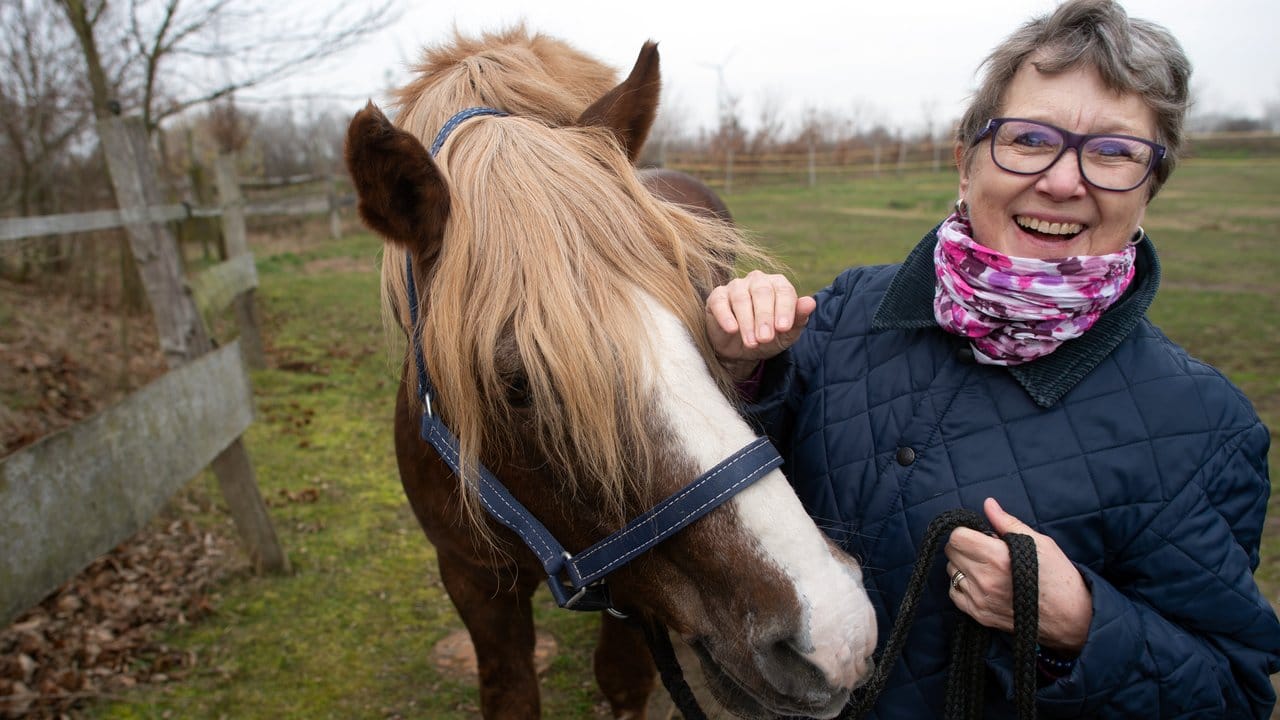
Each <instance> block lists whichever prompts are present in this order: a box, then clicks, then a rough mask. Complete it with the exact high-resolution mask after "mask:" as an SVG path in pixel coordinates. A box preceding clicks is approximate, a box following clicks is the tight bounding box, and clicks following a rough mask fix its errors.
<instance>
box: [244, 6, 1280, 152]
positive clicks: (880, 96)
mask: <svg viewBox="0 0 1280 720" xmlns="http://www.w3.org/2000/svg"><path fill="white" fill-rule="evenodd" d="M403 2H404V3H405V8H406V9H405V11H404V13H403V15H402V16H401V18H400V19H399V20H398V21H397V22H396V23H395V24H394V25H393V26H391V27H389V28H388V29H386V30H385V31H383V32H382V33H380V34H379V35H378V36H376V37H374V38H372V39H370V40H369V41H367V42H366V43H365V44H364V45H362V46H361V47H360V48H358V49H355V50H352V51H350V52H348V53H347V54H345V55H343V56H342V57H341V58H339V59H336V60H335V61H334V62H332V63H329V64H327V65H326V66H323V67H321V68H320V70H319V72H316V73H312V74H310V75H308V76H301V77H297V78H294V79H292V80H290V81H287V82H285V83H283V84H282V85H276V86H272V87H271V88H268V89H259V90H258V91H256V92H255V93H253V95H255V96H257V97H263V96H265V95H276V94H278V93H281V94H291V93H295V94H308V93H318V94H320V95H321V96H322V97H325V98H329V99H331V100H332V101H333V102H335V103H337V104H338V105H339V106H340V107H344V108H349V109H350V110H351V111H352V112H354V111H355V110H357V109H358V108H359V106H360V105H361V104H362V102H363V99H364V98H366V97H370V98H372V99H374V101H375V102H379V103H382V102H383V101H384V100H385V98H384V96H383V95H382V94H381V91H382V90H383V89H384V88H386V87H388V86H389V85H393V84H398V83H399V82H403V80H404V78H406V77H407V76H408V69H407V65H408V64H409V63H411V62H412V61H414V60H415V59H416V58H417V56H418V54H419V51H420V49H421V48H422V47H423V46H424V45H432V44H437V43H440V42H442V41H444V40H446V39H447V38H448V37H449V35H450V31H451V29H452V27H453V26H454V24H455V23H456V25H457V27H458V28H459V29H460V30H462V31H464V32H467V33H478V32H480V31H485V30H494V29H501V28H504V27H507V26H510V25H512V24H514V23H516V22H520V21H524V22H525V23H526V24H527V26H528V27H529V28H530V29H531V30H534V31H538V32H544V33H547V34H550V35H555V36H557V37H560V38H561V39H563V40H566V41H568V42H569V43H571V44H573V45H575V46H577V47H579V48H581V49H582V50H584V51H586V52H588V53H591V54H592V55H595V56H596V57H598V58H600V59H601V60H604V61H605V62H607V63H609V64H611V65H614V66H615V67H617V68H618V69H619V71H620V72H621V73H623V74H625V72H626V71H627V70H629V69H630V67H631V64H632V62H633V61H634V60H635V56H636V53H637V51H638V50H639V49H640V46H641V44H642V43H643V42H644V41H645V40H648V39H653V40H656V41H658V44H659V45H658V46H659V50H660V52H661V55H662V74H663V80H664V87H665V90H666V91H665V93H664V96H665V97H666V98H667V103H668V106H669V107H671V108H673V111H672V112H673V114H677V113H678V115H679V116H682V117H688V118H689V120H688V121H687V122H686V123H685V124H687V125H688V126H693V127H696V126H699V125H710V124H712V122H713V119H714V117H715V112H716V106H717V92H718V88H719V82H720V78H723V83H724V87H725V88H726V90H727V91H728V92H729V93H731V94H733V95H734V96H736V97H738V98H739V99H740V102H739V107H740V108H741V113H740V114H741V116H742V117H743V118H744V119H745V120H746V121H747V123H748V124H749V125H750V124H754V123H753V121H754V118H755V116H756V114H757V113H758V108H759V107H760V106H761V104H762V103H764V102H766V99H768V102H772V103H773V104H774V105H781V107H782V108H783V115H784V117H788V118H799V117H800V115H801V113H802V112H803V111H804V110H805V109H806V108H821V109H825V110H830V111H834V112H838V113H841V114H844V115H848V114H850V113H851V112H852V110H853V109H854V108H860V110H861V116H862V117H863V118H864V119H869V120H873V121H879V122H883V123H884V124H886V125H888V126H890V127H905V128H908V129H917V128H919V127H921V126H922V122H923V117H924V115H925V109H926V108H936V110H937V113H938V116H939V117H942V118H946V119H954V118H956V117H958V116H959V115H960V113H961V111H962V108H963V105H964V102H965V100H966V98H967V96H968V95H969V93H970V92H972V90H973V88H974V85H975V83H976V76H975V74H974V71H975V69H976V68H977V67H978V63H979V62H981V60H982V58H983V57H985V55H986V54H987V52H988V51H990V49H991V48H992V47H993V46H994V45H995V44H996V43H997V42H999V41H1000V40H1001V39H1002V38H1003V37H1005V36H1006V35H1007V34H1008V33H1010V32H1012V31H1013V30H1014V29H1015V28H1016V27H1017V26H1018V25H1020V24H1021V23H1022V22H1023V21H1025V20H1026V19H1028V18H1029V17H1030V16H1032V15H1035V14H1039V13H1041V12H1044V11H1047V10H1049V9H1051V8H1052V7H1053V6H1054V5H1055V4H1056V3H1055V2H1054V0H1018V1H1014V0H897V1H895V0H888V1H887V2H886V1H884V0H876V1H875V2H865V1H863V0H842V1H841V2H835V1H825V0H775V2H772V3H767V4H766V3H753V2H735V3H728V2H708V1H705V0H642V1H640V2H633V3H614V2H608V1H607V0H606V1H605V2H601V1H600V0H590V1H588V0H403ZM1124 6H1125V8H1126V9H1127V10H1128V12H1129V14H1130V15H1131V16H1134V17H1141V18H1146V19H1149V20H1154V21H1156V22H1158V23H1161V24H1163V25H1164V26H1166V27H1167V28H1169V29H1170V30H1171V31H1173V33H1174V35H1175V36H1176V37H1178V39H1179V40H1180V41H1181V42H1182V44H1183V47H1184V48H1185V49H1186V51H1187V54H1188V55H1189V56H1190V58H1191V61H1192V63H1193V65H1194V67H1195V71H1194V74H1193V75H1192V88H1193V92H1194V94H1195V96H1196V98H1197V102H1198V107H1197V110H1199V111H1201V112H1204V111H1218V112H1226V113H1231V114H1238V115H1245V116H1250V117H1258V116H1260V115H1261V114H1262V108H1263V104H1264V103H1268V102H1269V103H1277V102H1280V0H1225V1H1224V2H1214V1H1212V0H1128V1H1127V2H1124Z"/></svg>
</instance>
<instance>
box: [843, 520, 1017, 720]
mask: <svg viewBox="0 0 1280 720" xmlns="http://www.w3.org/2000/svg"><path fill="white" fill-rule="evenodd" d="M958 527H967V528H970V529H972V530H977V531H979V532H990V530H991V527H990V526H989V525H987V523H986V521H985V520H983V519H982V517H981V516H979V515H978V514H977V513H976V512H974V511H972V510H967V509H964V508H957V509H953V510H947V511H945V512H942V513H940V514H939V515H938V517H936V518H934V520H933V522H931V523H929V528H928V529H927V530H926V531H925V534H924V539H923V541H922V544H921V547H920V554H919V555H918V556H917V557H916V564H915V567H914V568H912V570H911V579H910V580H909V581H908V583H907V592H906V594H905V595H903V598H902V602H901V603H900V604H899V606H898V616H897V618H896V619H895V620H894V623H893V629H892V630H891V631H890V632H889V640H888V641H887V642H886V643H885V648H884V653H882V655H881V657H880V659H879V660H878V661H877V662H876V669H875V671H874V672H873V673H872V675H871V679H870V680H869V681H867V684H866V685H864V686H863V687H862V690H861V691H860V692H859V693H858V694H857V695H856V696H855V697H854V698H853V700H852V701H851V702H850V704H849V705H848V706H846V707H845V711H844V713H842V714H841V716H840V717H841V718H842V719H845V720H847V719H849V718H864V717H866V716H867V713H869V712H870V711H871V708H872V707H874V706H875V704H876V701H878V700H879V699H880V694H881V693H882V692H883V691H884V688H885V684H886V683H887V682H888V680H889V673H890V672H892V670H893V666H894V665H896V664H897V662H898V659H899V658H900V657H902V648H903V646H904V645H905V644H906V638H907V631H908V630H910V629H911V623H912V622H913V621H914V620H915V615H916V610H917V609H918V608H919V604H920V597H921V595H922V594H923V593H924V586H925V580H926V579H927V578H928V576H929V571H930V570H931V569H932V568H933V562H934V559H935V558H936V557H937V553H938V545H940V544H941V543H942V541H943V540H944V539H945V538H947V537H950V535H951V531H952V530H955V529H956V528H958ZM1003 539H1004V541H1005V542H1006V543H1008V544H1009V557H1010V561H1011V563H1012V566H1013V595H1014V608H1013V624H1014V666H1015V667H1014V694H1015V696H1016V698H1015V699H1016V704H1017V708H1018V717H1019V718H1022V720H1033V719H1034V718H1035V716H1036V707H1035V699H1036V698H1035V692H1036V637H1037V635H1038V633H1039V607H1040V606H1039V602H1040V599H1039V583H1038V581H1037V579H1038V578H1039V574H1040V569H1039V564H1038V562H1037V558H1036V549H1035V541H1034V540H1032V539H1031V538H1030V537H1029V536H1027V535H1019V534H1016V533H1009V534H1007V535H1005V536H1004V538H1003ZM989 642H990V634H989V632H988V630H987V628H985V627H983V626H981V625H979V624H978V623H977V622H976V621H975V620H973V619H972V618H970V617H968V616H967V615H966V616H964V617H963V618H962V619H961V622H960V623H959V624H958V625H957V626H956V630H955V634H954V635H953V636H952V646H951V647H952V653H951V670H950V675H949V676H948V680H947V694H946V717H947V718H949V719H950V720H968V719H970V718H975V719H976V718H980V717H982V701H983V697H984V689H985V684H986V683H985V678H986V670H985V668H984V666H983V656H984V655H985V654H986V649H987V645H988V644H989Z"/></svg>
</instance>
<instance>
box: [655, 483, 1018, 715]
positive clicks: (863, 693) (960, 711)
mask: <svg viewBox="0 0 1280 720" xmlns="http://www.w3.org/2000/svg"><path fill="white" fill-rule="evenodd" d="M958 527H967V528H970V529H973V530H977V531H979V532H990V530H991V527H990V526H989V525H987V523H986V521H985V520H983V519H982V517H981V516H979V515H978V514H977V513H975V512H974V511H972V510H966V509H964V508H958V509H954V510H947V511H945V512H943V513H941V514H939V515H938V517H936V518H934V520H933V522H932V523H930V524H929V528H928V529H927V530H926V531H925V535H924V540H923V544H922V546H921V548H920V554H919V555H918V556H917V558H916V564H915V567H914V568H912V571H911V579H910V581H909V582H908V583H907V592H906V594H905V595H904V596H903V598H902V602H901V603H900V604H899V606H898V616H897V618H896V619H895V620H894V623H893V629H892V630H891V631H890V633H889V640H888V641H887V643H886V644H885V649H884V652H883V653H882V654H881V657H880V659H879V660H878V661H877V663H876V669H875V671H874V672H873V673H872V675H871V679H870V680H868V681H867V684H866V685H864V686H863V687H862V689H861V690H860V691H859V692H858V693H857V694H856V695H855V696H854V697H853V698H852V699H851V700H850V703H849V704H848V705H846V706H845V709H844V712H842V713H841V714H840V720H851V719H855V720H859V719H861V718H864V717H866V715H867V713H869V712H870V711H871V708H872V707H874V706H875V704H876V702H877V701H878V700H879V699H880V694H881V693H882V692H884V688H885V685H886V683H887V682H888V680H889V673H890V672H891V671H892V670H893V666H894V665H896V664H897V662H898V659H899V658H900V657H901V656H902V648H903V646H904V645H905V643H906V637H907V631H908V630H910V629H911V623H912V622H913V621H914V620H915V615H916V610H917V609H918V607H919V604H920V597H921V595H922V594H923V592H924V585H925V580H926V579H927V577H928V575H929V571H930V570H931V569H932V568H933V562H934V559H935V557H936V556H937V551H938V545H939V544H940V543H941V542H942V539H943V538H945V537H949V536H950V534H951V531H952V530H955V529H956V528H958ZM1003 539H1004V541H1005V542H1006V543H1007V544H1008V545H1009V558H1010V562H1011V564H1012V573H1013V595H1014V600H1013V625H1014V639H1013V657H1014V695H1015V704H1016V706H1017V711H1018V717H1019V718H1021V719H1022V720H1034V719H1035V717H1036V697H1035V693H1036V638H1037V636H1038V633H1039V610H1040V596H1039V576H1040V569H1039V563H1038V560H1037V557H1036V548H1035V541H1034V540H1032V539H1031V537H1029V536H1027V535H1021V534H1017V533H1009V534H1007V535H1005V536H1004V538H1003ZM639 625H640V627H641V630H642V631H643V632H644V637H645V641H646V642H648V644H649V652H650V653H652V654H653V660H654V663H655V664H656V665H657V667H658V672H659V675H660V676H661V677H662V684H663V686H664V687H666V689H667V693H669V694H670V695H671V700H672V702H673V703H674V704H675V706H676V708H677V709H678V710H679V711H680V714H681V715H682V716H683V717H684V720H706V714H704V713H703V712H702V708H700V707H699V706H698V702H697V699H696V698H695V697H694V695H693V691H692V690H691V689H690V688H689V684H688V683H687V682H685V679H684V674H683V673H682V671H681V670H680V662H679V661H678V660H677V659H676V654H675V650H674V649H673V648H672V647H671V638H670V637H669V636H668V635H667V629H666V628H665V627H663V625H662V624H661V623H658V622H656V621H644V620H641V621H639ZM989 644H990V631H989V630H988V629H987V628H986V627H983V626H982V625H980V624H978V622H977V621H975V620H974V619H973V618H970V617H969V616H967V615H965V616H963V617H962V618H961V621H960V623H959V624H958V625H957V626H956V629H955V632H954V635H953V636H952V653H951V670H950V674H949V675H948V678H947V690H946V718H948V720H977V719H978V718H981V717H982V702H983V698H984V689H985V685H986V683H985V680H986V669H985V666H984V663H983V656H984V655H985V654H986V650H987V646H988V645H989Z"/></svg>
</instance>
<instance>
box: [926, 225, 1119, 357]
mask: <svg viewBox="0 0 1280 720" xmlns="http://www.w3.org/2000/svg"><path fill="white" fill-rule="evenodd" d="M972 234H973V231H972V228H971V227H970V225H969V222H968V220H967V219H964V218H961V217H960V216H958V215H955V214H952V215H951V217H949V218H947V219H946V220H945V221H944V222H943V223H942V225H941V227H939V228H938V244H937V246H936V247H935V248H934V251H933V264H934V270H935V272H936V273H937V277H938V286H937V289H936V290H935V293H934V298H933V314H934V317H935V318H937V320H938V325H940V326H941V327H942V329H943V330H946V331H947V332H950V333H954V334H956V335H959V336H961V337H967V338H969V342H970V344H971V345H972V346H973V355H974V358H975V359H976V360H977V361H978V362H980V363H984V364H986V365H1020V364H1022V363H1025V362H1029V361H1031V360H1035V359H1036V358H1039V357H1044V356H1045V355H1048V354H1049V353H1051V352H1053V351H1054V350H1056V349H1057V348H1058V346H1059V345H1061V344H1062V343H1063V342H1065V341H1067V340H1070V339H1072V338H1077V337H1080V335H1082V334H1084V332H1085V331H1086V330H1088V329H1089V328H1091V327H1093V324H1094V323H1095V322H1097V320H1098V317H1099V316H1101V315H1102V313H1103V312H1104V311H1105V310H1106V309H1107V308H1109V307H1111V305H1112V303H1114V302H1115V301H1116V300H1117V299H1119V298H1120V296H1122V295H1124V291H1125V289H1127V288H1128V287H1129V282H1130V281H1131V280H1133V274H1134V266H1133V262H1134V258H1135V257H1136V256H1137V246H1136V245H1134V244H1133V243H1130V244H1128V245H1126V246H1125V248H1124V249H1123V250H1121V251H1120V252H1117V253H1113V254H1110V255H1081V256H1077V257H1066V258H1057V259H1053V260H1040V259H1037V258H1022V257H1010V256H1008V255H1005V254H1003V253H1000V252H997V251H995V250H992V249H991V248H988V247H984V246H982V245H979V244H978V243H977V242H976V241H975V240H974V239H973V236H972Z"/></svg>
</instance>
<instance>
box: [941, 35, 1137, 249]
mask: <svg viewBox="0 0 1280 720" xmlns="http://www.w3.org/2000/svg"><path fill="white" fill-rule="evenodd" d="M1032 60H1034V57H1033V58H1030V59H1028V60H1027V61H1026V62H1024V63H1023V64H1022V67H1021V68H1020V69H1019V70H1018V72H1017V74H1016V75H1014V78H1013V81H1012V82H1011V83H1010V85H1009V87H1008V88H1007V90H1006V91H1005V99H1004V107H1003V108H1002V109H1001V112H1000V116H1001V117H1016V118H1024V119H1028V120H1038V121H1041V122H1045V123H1048V124H1050V125H1056V126H1058V127H1060V128H1063V129H1065V130H1070V131H1073V132H1076V133H1082V134H1085V133H1116V134H1120V135H1133V136H1136V137H1141V138H1147V139H1154V138H1155V126H1156V118H1155V113H1154V111H1152V110H1151V109H1150V108H1149V107H1147V105H1146V103H1144V102H1143V101H1142V98H1141V97H1140V96H1139V95H1137V94H1136V93H1125V94H1117V93H1115V92H1114V91H1112V90H1109V89H1108V88H1107V87H1106V86H1105V85H1104V84H1103V82H1102V78H1101V76H1100V75H1099V74H1098V71H1097V70H1096V69H1095V68H1094V67H1093V66H1092V65H1082V66H1080V67H1077V68H1074V69H1071V70H1067V71H1065V72H1060V73H1057V74H1053V75H1049V74H1044V73H1041V72H1040V71H1039V70H1036V68H1035V66H1034V65H1033V64H1032ZM990 142H992V140H991V139H990V138H987V139H984V140H983V141H982V142H981V143H980V144H979V146H978V147H976V148H974V154H973V158H972V160H971V162H970V163H968V166H967V167H966V166H965V164H964V163H961V166H960V197H961V198H963V199H964V200H965V202H967V203H968V205H969V218H970V222H971V223H972V225H973V239H974V240H976V241H977V242H978V243H980V244H982V245H985V246H987V247H989V248H991V249H992V250H998V251H999V252H1002V253H1004V254H1005V255H1013V256H1017V257H1032V258H1041V259H1048V258H1059V257H1067V256H1071V255H1105V254H1108V253H1114V252H1118V251H1119V250H1121V249H1122V248H1123V247H1124V246H1125V243H1127V242H1128V241H1129V239H1130V238H1131V237H1133V234H1134V232H1135V231H1136V230H1137V229H1138V225H1139V224H1140V223H1141V222H1142V217H1143V214H1144V213H1145V211H1146V207H1147V199H1148V197H1149V194H1150V192H1149V187H1150V185H1149V184H1150V182H1151V179H1150V178H1148V179H1147V180H1146V181H1145V182H1144V183H1143V184H1142V185H1140V186H1138V187H1137V188H1135V189H1133V190H1130V191H1128V192H1112V191H1109V190H1099V189H1098V188H1096V187H1094V186H1092V185H1090V184H1088V183H1086V182H1085V181H1084V178H1082V177H1081V176H1080V164H1079V160H1078V158H1079V156H1078V154H1077V151H1076V150H1067V151H1066V152H1065V153H1063V154H1062V157H1060V158H1058V161H1057V162H1056V163H1054V164H1053V165H1052V166H1050V167H1049V169H1048V170H1045V171H1044V172H1042V173H1040V174H1038V175H1015V174H1014V173H1011V172H1006V171H1004V170H1001V169H1000V168H999V167H997V166H996V165H995V163H994V162H993V161H992V160H991V151H990V148H989V147H988V144H989V143H990ZM963 150H964V148H961V147H957V148H956V155H957V158H960V157H961V153H962V152H963ZM1054 225H1057V227H1056V228H1055V227H1052V226H1054ZM1055 230H1056V232H1055Z"/></svg>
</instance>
